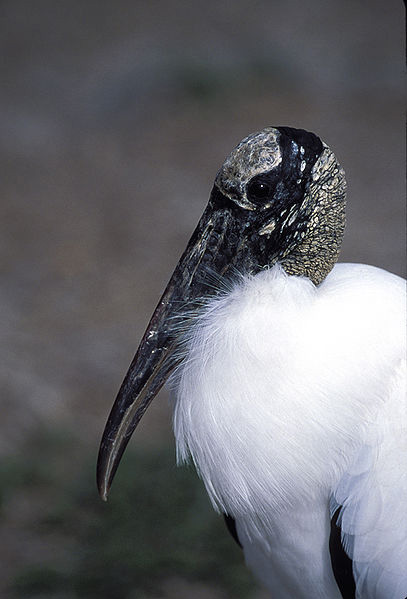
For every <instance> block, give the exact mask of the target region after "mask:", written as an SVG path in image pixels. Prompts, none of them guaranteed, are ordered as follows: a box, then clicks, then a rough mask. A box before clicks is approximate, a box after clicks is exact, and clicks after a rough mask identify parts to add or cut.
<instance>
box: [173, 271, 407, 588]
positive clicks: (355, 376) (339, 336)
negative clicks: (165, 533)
mask: <svg viewBox="0 0 407 599" xmlns="http://www.w3.org/2000/svg"><path fill="white" fill-rule="evenodd" d="M184 343H185V346H184V348H185V352H186V358H185V360H184V362H183V363H182V365H181V367H180V368H179V369H178V371H177V372H176V375H175V376H174V377H173V380H172V386H173V389H174V392H175V404H174V431H175V436H176V441H177V451H178V459H179V461H184V460H187V459H188V456H189V455H190V456H191V457H192V459H193V461H194V463H195V465H196V467H197V470H198V472H199V474H200V476H201V477H202V479H203V481H204V483H205V486H206V488H207V491H208V494H209V496H210V498H211V500H212V502H213V504H214V506H215V507H216V508H217V509H219V510H221V511H224V512H227V513H229V514H230V515H232V516H233V517H234V518H235V519H236V521H237V524H238V530H239V536H240V537H241V538H242V539H243V543H242V544H243V547H244V550H245V555H246V560H247V561H248V563H249V565H251V566H252V567H253V568H257V575H258V576H259V578H260V579H262V581H263V582H265V583H267V584H268V586H269V588H270V589H272V590H273V589H274V590H275V592H276V594H275V597H280V598H285V597H287V598H288V597H294V596H295V597H329V598H332V599H334V598H335V597H340V594H338V591H337V586H336V584H335V581H334V579H333V575H332V570H331V567H330V561H329V553H328V538H329V503H330V501H331V509H335V507H336V506H337V505H343V506H344V507H343V510H342V528H343V531H344V533H343V534H344V542H345V546H346V548H347V550H348V552H349V554H350V556H351V557H352V559H353V560H354V571H355V575H356V577H357V579H358V583H357V584H358V593H359V595H358V597H368V598H369V599H403V598H404V596H405V595H406V594H407V575H406V574H405V571H406V568H405V564H404V559H405V558H404V556H405V555H406V554H407V552H406V550H405V549H404V550H403V551H404V552H400V548H401V547H405V544H406V542H407V525H406V522H407V518H405V514H406V513H407V502H406V497H407V483H406V480H405V458H403V457H401V451H402V448H403V442H404V441H405V440H406V439H407V431H406V422H405V415H406V412H405V410H406V407H405V393H404V391H405V387H403V385H405V365H404V370H403V366H402V361H403V358H405V347H406V337H405V287H404V282H403V281H402V280H401V279H400V278H398V277H396V276H394V275H391V274H389V273H387V272H385V271H382V270H380V269H377V268H374V267H368V266H363V265H354V264H338V265H337V266H335V268H334V269H333V270H332V272H331V273H330V274H329V275H328V277H327V278H326V279H325V281H324V282H323V283H322V284H321V285H320V286H319V287H315V286H314V285H313V284H312V283H311V282H310V281H309V280H308V279H306V278H301V277H292V276H291V277H290V276H287V275H286V274H285V272H284V271H283V270H282V268H281V267H280V266H278V265H277V266H275V267H273V268H272V269H270V270H267V271H263V272H261V273H259V274H258V275H256V276H253V277H251V276H250V277H249V276H248V277H241V278H240V279H239V280H238V281H237V283H236V285H235V286H234V288H233V289H232V290H231V291H230V292H229V293H225V294H223V295H221V296H220V297H217V298H215V299H212V300H211V301H210V302H209V303H208V304H207V305H206V306H204V307H203V308H202V309H201V311H200V312H199V314H197V315H196V317H195V318H194V322H193V325H192V326H191V327H190V328H189V330H188V333H187V337H186V339H185V341H184ZM403 389H404V391H403ZM403 476H404V478H403ZM403 494H404V495H403ZM392 515H394V517H393V516H392ZM317 521H318V522H319V525H318V526H317V525H316V524H315V523H316V522H317ZM310 522H312V523H313V524H312V526H310ZM366 535H367V536H366ZM403 543H404V545H403ZM293 553H294V554H295V555H296V557H297V559H296V562H293V563H294V564H298V563H301V559H302V563H303V564H304V567H305V569H306V570H307V572H308V575H307V576H306V575H305V574H304V573H302V574H300V573H298V574H297V575H293V571H294V569H295V568H296V567H297V565H292V563H291V562H290V559H289V558H287V556H293ZM259 554H261V555H262V559H260V558H259ZM254 555H256V559H254V558H253V556H254ZM282 556H285V557H282ZM256 564H257V566H256ZM369 564H370V565H369ZM266 568H267V571H265V569H266ZM389 579H392V580H393V581H394V583H392V586H391V587H388V586H387V585H388V584H389V582H388V580H389ZM290 581H291V582H290ZM384 587H386V589H389V588H391V589H394V591H393V590H391V591H390V594H389V591H388V590H387V591H386V593H385V594H383V593H384V591H383V588H384ZM400 589H402V594H401V595H400ZM324 593H325V594H324ZM327 593H328V594H327ZM403 593H404V594H403Z"/></svg>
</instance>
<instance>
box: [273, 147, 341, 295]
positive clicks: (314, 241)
mask: <svg viewBox="0 0 407 599" xmlns="http://www.w3.org/2000/svg"><path fill="white" fill-rule="evenodd" d="M307 201H308V203H309V206H310V217H309V224H308V227H307V229H306V231H305V235H304V236H303V237H302V238H301V240H300V241H299V242H298V243H296V244H295V245H293V246H292V247H291V248H288V250H287V251H286V252H285V255H284V256H283V257H282V259H280V263H281V265H282V266H283V268H284V270H285V271H286V273H287V274H289V275H296V276H305V277H307V278H309V279H311V281H312V282H313V283H314V284H315V285H319V283H321V282H322V281H323V280H324V279H325V277H326V276H327V275H328V274H329V272H330V271H331V270H332V268H333V267H334V265H335V263H336V261H337V259H338V256H339V252H340V249H341V244H342V239H343V235H344V232H345V221H346V219H345V205H346V184H345V179H344V173H343V170H342V169H341V167H340V166H339V165H338V163H337V162H336V160H335V158H334V156H333V155H332V154H327V156H326V159H325V160H324V157H323V158H322V160H321V163H320V164H318V165H317V169H316V170H315V172H314V173H313V181H312V183H311V185H310V188H309V190H308V194H307Z"/></svg>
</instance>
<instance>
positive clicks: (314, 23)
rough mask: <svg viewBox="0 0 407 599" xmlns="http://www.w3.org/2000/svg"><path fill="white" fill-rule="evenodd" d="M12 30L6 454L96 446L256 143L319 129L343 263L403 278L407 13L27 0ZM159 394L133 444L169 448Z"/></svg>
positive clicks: (7, 103) (7, 48)
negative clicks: (165, 299) (43, 439)
mask: <svg viewBox="0 0 407 599" xmlns="http://www.w3.org/2000/svg"><path fill="white" fill-rule="evenodd" d="M0 28H1V33H0V44H1V56H2V61H1V94H0V131H1V136H0V160H1V172H2V176H1V179H0V198H1V201H0V202H1V203H0V208H1V223H2V233H1V237H0V247H1V251H0V260H1V278H2V282H1V290H0V308H1V319H0V335H1V347H2V359H1V363H0V373H1V381H2V393H1V399H0V401H1V413H2V418H1V421H0V455H1V456H2V457H3V458H6V457H7V456H10V455H13V454H20V455H21V454H23V453H24V451H26V449H25V448H26V447H27V439H29V438H30V436H31V435H32V434H34V433H35V431H37V430H41V427H45V428H51V429H55V430H69V431H70V434H71V435H72V439H73V447H72V453H68V455H67V463H68V462H70V461H71V460H72V459H77V460H79V461H80V459H81V455H83V454H84V453H86V452H88V453H89V452H94V453H95V454H96V451H97V446H98V442H99V437H100V434H101V431H102V429H103V426H104V423H105V419H106V417H107V414H108V411H109V409H110V406H111V403H112V401H113V399H114V397H115V394H116V391H117V388H118V386H119V384H120V382H121V380H122V377H123V375H124V373H125V371H126V369H127V366H128V364H129V363H130V360H131V358H132V356H133V353H134V351H135V349H136V346H137V343H138V341H139V339H140V336H141V335H142V333H143V331H144V327H145V325H146V323H147V320H148V318H149V316H150V314H151V312H152V310H153V308H154V306H155V304H156V302H157V300H158V297H159V294H160V292H161V291H162V289H163V287H164V286H165V284H166V282H167V280H168V278H169V276H170V274H171V272H172V269H173V267H174V266H175V264H176V262H177V259H178V257H179V255H180V254H181V252H182V250H183V248H184V246H185V244H186V242H187V240H188V238H189V235H190V233H191V232H192V230H193V228H194V226H195V224H196V222H197V220H198V218H199V216H200V213H201V212H202V210H203V208H204V206H205V204H206V201H207V198H208V194H209V191H210V188H211V186H212V181H213V178H214V176H215V174H216V172H217V169H218V168H219V166H220V165H221V163H222V161H223V159H224V158H225V156H226V155H227V154H228V153H229V151H230V150H231V148H232V147H233V146H234V145H236V143H238V142H239V141H240V139H241V138H242V137H244V136H245V135H247V134H248V133H250V132H252V131H256V130H259V129H261V128H263V127H264V126H266V125H288V126H294V127H301V128H305V129H309V130H311V131H314V132H315V133H317V134H318V135H320V137H321V138H322V139H323V140H324V141H325V142H326V143H328V145H330V147H331V148H332V149H333V150H334V152H335V154H336V155H337V157H338V158H339V160H340V162H341V163H342V165H343V167H344V168H345V171H346V174H347V180H348V226H347V231H346V237H345V242H344V245H343V251H342V255H341V260H342V261H351V262H359V261H360V262H366V263H370V264H375V265H377V266H380V267H383V268H385V269H388V270H391V271H392V272H395V273H397V274H402V275H403V274H404V273H405V212H404V211H405V204H404V161H405V155H404V100H405V99H404V81H403V72H404V41H403V40H404V8H403V5H402V3H401V2H396V1H395V0H392V1H389V2H386V3H384V2H382V1H379V0H373V1H370V2H368V3H367V2H362V1H355V0H352V1H351V0H344V1H343V2H337V1H334V0H307V2H301V1H299V0H277V1H274V2H270V1H266V0H259V1H254V2H253V1H249V0H235V1H234V2H214V1H211V0H209V1H208V0H206V1H205V2H201V1H194V2H188V1H182V0H178V1H175V0H171V1H168V2H158V1H157V0H156V1H151V2H142V1H140V0H137V1H133V2H131V1H130V0H127V1H126V0H119V1H117V2H110V1H105V0H102V1H96V0H95V1H93V0H82V1H79V0H72V1H68V0H61V1H53V0H48V1H47V0H39V1H37V2H30V1H28V0H13V1H3V2H1V3H0ZM160 397H161V400H160V399H157V400H156V401H155V402H154V403H153V405H152V406H151V409H150V410H149V412H148V413H147V414H146V416H145V418H144V419H143V421H142V423H141V425H140V427H139V429H138V433H137V438H136V439H135V440H134V441H133V443H134V444H140V445H143V444H145V445H147V446H148V445H149V444H150V445H154V444H155V443H157V442H158V441H157V440H159V442H160V443H162V442H165V443H167V442H168V444H169V445H170V444H171V443H172V441H171V430H170V412H169V409H168V406H167V402H166V399H165V397H166V393H165V391H164V392H163V393H161V396H160ZM167 440H168V441H167ZM73 456H74V457H73ZM27 502H28V503H29V501H28V500H27ZM23 514H25V515H24V517H25V518H29V517H30V509H29V508H26V511H24V510H23ZM1 525H2V527H3V532H4V535H6V537H5V538H8V543H6V545H7V546H5V545H4V544H3V546H2V547H1V549H0V552H1V553H2V556H0V557H1V565H0V575H1V577H2V578H3V581H4V580H5V579H7V576H8V575H9V574H10V572H11V573H12V572H13V568H15V567H16V563H21V561H22V560H23V561H24V560H26V561H29V560H30V559H32V556H31V557H30V550H28V549H27V547H26V546H25V547H24V549H22V547H21V545H20V543H19V540H18V539H19V537H18V534H17V535H16V534H15V533H16V531H21V530H22V529H23V528H24V523H23V517H22V520H21V522H19V517H18V516H15V521H13V527H12V528H10V525H9V524H7V521H5V520H4V519H3V520H2V521H1ZM31 540H32V541H33V542H35V539H34V540H33V539H31ZM31 553H33V552H31ZM211 596H214V595H211Z"/></svg>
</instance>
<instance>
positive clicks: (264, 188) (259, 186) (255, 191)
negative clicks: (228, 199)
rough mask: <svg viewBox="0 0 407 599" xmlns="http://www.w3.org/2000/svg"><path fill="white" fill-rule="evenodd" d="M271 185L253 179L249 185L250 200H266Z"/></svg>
mask: <svg viewBox="0 0 407 599" xmlns="http://www.w3.org/2000/svg"><path fill="white" fill-rule="evenodd" d="M270 191H271V188H270V185H268V184H267V183H264V181H252V182H251V183H249V185H248V186H247V192H246V193H247V199H248V200H254V201H255V200H265V199H266V198H267V197H268V196H269V195H270Z"/></svg>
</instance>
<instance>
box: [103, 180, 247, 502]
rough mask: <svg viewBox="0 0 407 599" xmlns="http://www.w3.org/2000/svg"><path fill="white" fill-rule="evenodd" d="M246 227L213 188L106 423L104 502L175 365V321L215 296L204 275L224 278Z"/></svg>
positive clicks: (229, 204)
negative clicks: (124, 456) (142, 421)
mask: <svg viewBox="0 0 407 599" xmlns="http://www.w3.org/2000/svg"><path fill="white" fill-rule="evenodd" d="M246 229H247V224H246V221H245V219H244V217H243V215H242V214H239V210H238V211H236V206H235V207H233V206H232V203H231V202H230V200H228V199H227V198H225V197H224V196H223V195H222V194H220V192H219V191H218V190H217V189H216V188H214V190H213V191H212V194H211V198H210V201H209V204H208V206H207V208H206V210H205V212H204V213H203V215H202V217H201V219H200V221H199V223H198V226H197V228H196V229H195V231H194V233H193V235H192V237H191V239H190V241H189V243H188V245H187V248H186V250H185V252H184V253H183V255H182V257H181V259H180V261H179V263H178V265H177V267H176V268H175V271H174V273H173V275H172V277H171V279H170V281H169V283H168V285H167V288H166V289H165V291H164V293H163V296H162V297H161V299H160V301H159V303H158V305H157V307H156V309H155V311H154V313H153V316H152V318H151V320H150V322H149V325H148V327H147V330H146V332H145V333H144V336H143V338H142V340H141V343H140V346H139V348H138V350H137V353H136V355H135V357H134V359H133V361H132V363H131V365H130V368H129V370H128V372H127V374H126V377H125V379H124V381H123V384H122V386H121V387H120V390H119V393H118V396H117V398H116V401H115V403H114V405H113V408H112V411H111V413H110V416H109V419H108V421H107V424H106V427H105V430H104V433H103V437H102V441H101V445H100V449H99V457H98V465H97V483H98V488H99V493H100V495H101V497H102V498H103V499H105V500H106V498H107V494H108V491H109V489H110V486H111V484H112V481H113V477H114V475H115V472H116V470H117V467H118V465H119V462H120V458H121V456H122V454H123V452H124V450H125V448H126V446H127V443H128V441H129V439H130V437H131V435H132V433H133V431H134V429H135V428H136V426H137V424H138V422H139V421H140V419H141V417H142V416H143V414H144V412H145V411H146V409H147V407H148V406H149V404H150V402H151V401H152V399H153V398H154V396H155V395H156V394H157V393H158V391H159V390H160V388H161V387H162V385H163V384H164V383H165V381H166V380H167V379H168V377H169V375H170V374H171V372H172V370H173V369H174V368H175V366H176V365H177V362H176V359H174V357H173V353H174V349H175V347H176V338H175V334H174V326H173V323H174V316H178V317H179V316H180V314H182V311H183V309H184V310H185V309H188V310H189V311H190V309H191V307H193V305H194V303H195V302H196V301H197V300H199V299H201V298H202V297H205V296H207V295H209V294H210V293H213V289H212V286H211V285H209V284H208V279H207V277H208V273H211V275H213V274H216V275H218V276H222V275H223V274H224V273H225V272H226V270H228V268H229V267H230V266H231V264H233V263H234V262H235V258H237V256H238V255H239V254H241V250H242V249H243V246H244V243H243V242H242V239H244V231H245V230H246Z"/></svg>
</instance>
